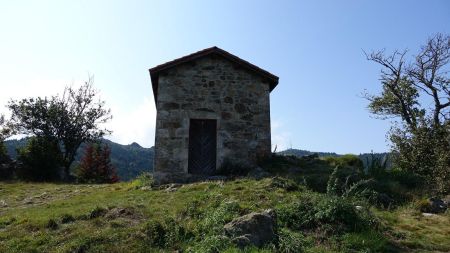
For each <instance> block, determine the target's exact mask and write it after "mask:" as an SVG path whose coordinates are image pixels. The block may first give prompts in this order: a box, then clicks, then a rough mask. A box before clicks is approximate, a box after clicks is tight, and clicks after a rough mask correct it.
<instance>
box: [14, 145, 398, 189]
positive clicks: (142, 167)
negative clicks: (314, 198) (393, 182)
mask: <svg viewBox="0 0 450 253" xmlns="http://www.w3.org/2000/svg"><path fill="white" fill-rule="evenodd" d="M27 142H28V140H27V138H23V139H19V140H7V141H5V146H6V149H7V150H8V153H9V155H10V156H11V157H12V158H13V159H16V157H17V152H16V149H17V148H20V147H24V146H25V145H26V144H27ZM102 143H105V144H107V145H108V146H109V147H110V148H111V162H112V164H113V165H114V166H115V167H116V169H117V174H118V175H119V178H120V180H122V181H128V180H130V179H133V178H135V177H136V176H137V175H139V174H141V173H142V172H144V171H148V172H151V171H153V158H154V153H155V150H154V147H151V148H144V147H141V146H140V145H139V144H137V143H136V142H133V143H131V144H129V145H122V144H118V143H115V142H113V141H110V140H107V139H102ZM84 146H85V145H82V146H81V147H80V149H79V150H78V154H77V157H76V159H75V164H76V163H78V161H79V160H80V159H81V156H82V152H83V150H84ZM278 154H280V155H294V156H298V157H302V156H307V155H312V154H318V155H319V157H326V156H334V157H338V156H341V155H340V154H337V153H334V152H312V151H308V150H301V149H287V150H284V151H280V152H278ZM372 155H373V156H374V158H376V159H381V160H382V161H384V160H385V159H387V165H388V168H390V167H391V164H392V162H391V159H390V156H389V153H374V154H371V153H365V154H360V155H359V158H360V159H361V160H362V162H363V164H364V166H365V167H366V168H367V166H369V163H370V162H371V161H372V158H371V156H372Z"/></svg>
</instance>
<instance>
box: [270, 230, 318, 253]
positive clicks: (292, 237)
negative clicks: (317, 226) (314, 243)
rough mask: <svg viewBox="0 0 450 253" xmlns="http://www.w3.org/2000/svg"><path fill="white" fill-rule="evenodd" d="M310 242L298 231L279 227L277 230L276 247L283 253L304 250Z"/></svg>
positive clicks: (296, 252) (297, 252)
mask: <svg viewBox="0 0 450 253" xmlns="http://www.w3.org/2000/svg"><path fill="white" fill-rule="evenodd" d="M310 244H311V243H310V242H309V241H308V240H307V239H306V238H305V236H304V235H302V234H301V233H299V232H294V231H291V230H289V229H287V228H281V229H280V230H279V231H278V249H279V251H280V252H285V253H301V252H305V249H304V248H305V246H310Z"/></svg>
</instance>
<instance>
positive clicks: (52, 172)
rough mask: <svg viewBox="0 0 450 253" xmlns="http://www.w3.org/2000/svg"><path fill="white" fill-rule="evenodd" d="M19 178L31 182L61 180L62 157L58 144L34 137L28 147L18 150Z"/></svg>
mask: <svg viewBox="0 0 450 253" xmlns="http://www.w3.org/2000/svg"><path fill="white" fill-rule="evenodd" d="M18 160H19V161H20V162H21V163H22V165H21V166H18V168H17V177H18V178H19V179H23V180H30V181H54V180H58V179H60V173H61V172H62V155H61V151H60V148H59V145H58V143H57V142H56V141H55V140H49V139H46V138H43V137H32V138H31V139H30V141H29V143H28V145H27V146H25V147H24V148H21V149H19V150H18Z"/></svg>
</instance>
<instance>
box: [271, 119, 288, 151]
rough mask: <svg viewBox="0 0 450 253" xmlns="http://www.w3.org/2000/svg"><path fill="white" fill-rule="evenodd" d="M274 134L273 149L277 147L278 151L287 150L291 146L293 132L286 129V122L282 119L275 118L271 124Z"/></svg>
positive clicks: (272, 133)
mask: <svg viewBox="0 0 450 253" xmlns="http://www.w3.org/2000/svg"><path fill="white" fill-rule="evenodd" d="M271 135H272V151H273V150H274V149H275V147H276V148H277V151H282V150H286V149H288V148H290V147H291V145H292V143H291V142H290V138H291V133H290V132H287V131H286V130H284V124H283V122H282V121H280V120H278V119H275V120H272V124H271Z"/></svg>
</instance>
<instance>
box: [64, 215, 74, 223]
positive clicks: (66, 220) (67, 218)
mask: <svg viewBox="0 0 450 253" xmlns="http://www.w3.org/2000/svg"><path fill="white" fill-rule="evenodd" d="M74 221H75V218H74V217H73V216H72V215H70V214H63V215H62V216H61V223H62V224H65V223H70V222H74Z"/></svg>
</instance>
